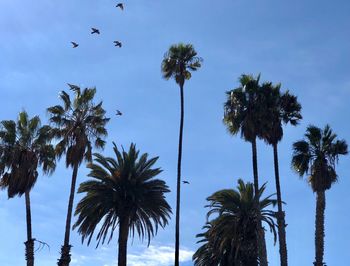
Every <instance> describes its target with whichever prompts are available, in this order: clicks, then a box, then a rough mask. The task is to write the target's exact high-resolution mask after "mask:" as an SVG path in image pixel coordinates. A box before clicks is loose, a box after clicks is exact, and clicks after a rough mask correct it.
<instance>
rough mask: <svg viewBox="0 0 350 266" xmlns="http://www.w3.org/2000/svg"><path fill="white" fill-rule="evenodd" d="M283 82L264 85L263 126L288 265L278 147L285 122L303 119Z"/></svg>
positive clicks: (284, 261) (281, 245) (282, 250)
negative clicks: (271, 148) (272, 165)
mask: <svg viewBox="0 0 350 266" xmlns="http://www.w3.org/2000/svg"><path fill="white" fill-rule="evenodd" d="M280 88H281V84H278V85H276V86H274V85H272V83H271V82H266V83H264V84H263V85H262V90H263V93H264V94H265V96H266V98H265V101H266V103H265V104H266V105H265V106H266V118H265V119H264V120H263V121H264V122H266V123H267V124H266V126H264V127H263V131H264V132H263V139H264V140H265V141H266V142H267V143H268V144H269V145H272V147H273V158H274V170H275V181H276V192H277V203H278V204H277V206H278V215H277V223H278V238H279V249H280V260H281V266H287V265H288V256H287V242H286V229H285V227H286V223H285V214H284V212H283V208H282V196H281V187H280V177H279V167H278V149H277V145H278V142H280V141H281V140H282V138H283V126H282V125H283V124H288V123H290V124H291V125H293V126H296V125H297V124H298V123H299V121H300V120H301V119H302V116H301V113H300V111H301V105H300V104H299V102H298V100H297V97H296V96H294V95H291V94H290V93H289V92H288V91H287V92H285V93H283V94H281V92H280Z"/></svg>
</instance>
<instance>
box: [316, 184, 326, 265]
mask: <svg viewBox="0 0 350 266" xmlns="http://www.w3.org/2000/svg"><path fill="white" fill-rule="evenodd" d="M325 209H326V193H325V191H318V192H317V199H316V222H315V226H316V232H315V249H316V255H315V262H314V265H315V266H324V265H325V264H324V262H323V255H324V236H325V234H324V212H325Z"/></svg>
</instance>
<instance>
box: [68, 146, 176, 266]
mask: <svg viewBox="0 0 350 266" xmlns="http://www.w3.org/2000/svg"><path fill="white" fill-rule="evenodd" d="M113 149H114V154H115V157H116V159H114V158H111V157H104V156H102V155H100V154H94V156H95V159H94V163H90V164H89V165H88V168H89V169H90V173H89V176H90V177H92V178H93V180H89V181H86V182H84V183H82V184H81V185H80V187H79V190H78V193H86V195H85V196H84V198H83V199H82V200H81V201H80V202H79V204H78V205H77V208H76V211H75V215H77V216H78V220H77V222H76V223H75V225H74V227H75V228H76V227H78V232H79V233H80V234H81V235H82V241H84V240H85V239H87V241H88V242H87V243H88V244H89V243H90V241H91V238H92V236H93V234H94V231H95V230H96V227H97V225H98V224H99V223H100V222H101V221H102V220H103V222H102V226H101V227H100V228H99V229H98V230H99V232H98V234H97V236H96V239H97V241H98V242H97V245H98V244H99V243H100V242H102V244H103V243H104V242H105V240H106V238H107V237H108V242H109V241H110V240H111V239H112V237H113V232H114V230H115V229H116V227H117V226H118V224H119V229H120V233H119V245H123V244H124V245H125V244H126V243H121V235H122V234H123V232H122V231H123V230H126V239H124V240H125V242H126V241H127V235H128V232H130V233H131V234H132V236H134V234H135V232H136V233H137V234H138V235H139V236H140V237H141V239H144V238H147V239H148V244H149V243H150V240H151V238H152V237H153V236H154V235H155V234H156V233H157V230H158V227H159V226H161V227H165V225H166V224H167V223H168V219H169V218H170V216H169V215H170V213H171V208H170V206H169V204H168V203H167V201H166V199H165V193H167V192H169V189H168V186H167V185H166V184H165V182H164V181H162V180H159V179H154V177H155V176H157V175H158V174H159V173H160V172H161V170H160V168H152V166H153V165H154V164H155V163H156V161H157V159H158V157H155V158H152V159H148V155H147V154H142V155H141V156H139V151H138V150H136V147H135V145H134V144H131V146H130V149H129V151H128V152H125V151H124V150H123V151H122V152H120V151H119V150H118V148H117V146H116V145H115V144H114V148H113ZM124 225H126V226H125V228H122V227H123V226H124ZM121 252H125V254H124V255H125V256H126V246H125V250H123V251H121ZM119 256H120V254H119ZM125 259H126V258H125ZM119 263H120V261H119ZM119 265H120V264H119Z"/></svg>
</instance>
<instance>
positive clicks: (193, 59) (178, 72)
mask: <svg viewBox="0 0 350 266" xmlns="http://www.w3.org/2000/svg"><path fill="white" fill-rule="evenodd" d="M201 64H202V58H200V57H198V56H197V52H196V50H195V49H194V48H193V46H192V45H191V44H183V43H179V44H177V45H172V46H171V47H170V48H169V50H168V52H167V53H166V54H165V55H164V59H163V61H162V73H163V77H164V78H165V79H170V78H174V79H175V82H176V83H177V84H178V85H179V87H180V100H181V114H180V132H179V148H178V160H177V189H176V222H175V224H176V225H175V266H179V248H180V195H181V193H180V192H181V158H182V134H183V125H184V108H185V106H184V85H185V81H186V80H189V79H190V78H191V76H192V75H191V71H196V70H197V69H198V68H200V67H201Z"/></svg>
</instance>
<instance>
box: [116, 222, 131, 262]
mask: <svg viewBox="0 0 350 266" xmlns="http://www.w3.org/2000/svg"><path fill="white" fill-rule="evenodd" d="M128 235H129V221H128V219H125V218H124V219H121V220H120V224H119V239H118V266H126V262H127V250H128Z"/></svg>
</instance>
